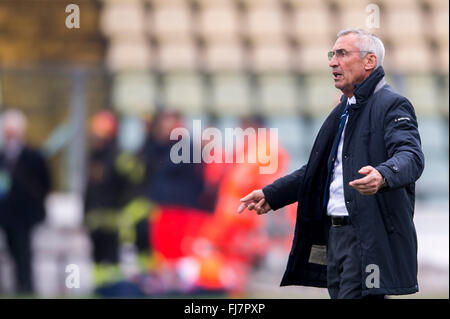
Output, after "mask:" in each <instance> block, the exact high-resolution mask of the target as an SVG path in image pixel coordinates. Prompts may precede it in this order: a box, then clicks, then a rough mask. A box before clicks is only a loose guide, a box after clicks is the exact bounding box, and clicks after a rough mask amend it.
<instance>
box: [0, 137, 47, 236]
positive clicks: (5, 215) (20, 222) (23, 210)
mask: <svg viewBox="0 0 450 319" xmlns="http://www.w3.org/2000/svg"><path fill="white" fill-rule="evenodd" d="M0 171H1V172H2V174H3V176H5V175H8V179H9V180H10V187H9V190H8V192H7V193H3V194H2V196H0V226H3V227H18V226H33V225H35V224H36V223H39V222H42V221H43V220H44V219H45V205H44V201H45V197H46V196H47V194H48V192H49V191H50V185H51V184H50V183H51V180H50V173H49V170H48V167H47V163H46V161H45V159H44V157H43V156H42V155H41V154H40V152H39V151H37V150H34V149H32V148H30V147H27V146H25V147H24V148H23V149H22V150H21V152H20V154H19V155H18V157H17V159H16V160H15V163H14V164H13V165H8V164H7V163H6V160H5V156H4V154H3V153H2V152H0Z"/></svg>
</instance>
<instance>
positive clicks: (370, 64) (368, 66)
mask: <svg viewBox="0 0 450 319" xmlns="http://www.w3.org/2000/svg"><path fill="white" fill-rule="evenodd" d="M376 66H377V56H376V55H375V54H374V53H369V54H367V55H366V63H365V65H364V69H365V70H366V71H368V70H373V69H375V68H376Z"/></svg>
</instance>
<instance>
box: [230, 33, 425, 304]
mask: <svg viewBox="0 0 450 319" xmlns="http://www.w3.org/2000/svg"><path fill="white" fill-rule="evenodd" d="M384 53H385V50H384V46H383V43H382V42H381V40H380V39H379V38H378V37H376V36H375V35H373V34H370V33H368V32H366V31H364V30H345V31H341V32H339V33H338V38H337V40H336V43H335V45H334V47H333V49H332V51H330V52H329V53H328V58H329V59H330V64H329V66H330V68H331V72H332V74H333V77H334V83H335V86H336V88H338V89H339V90H341V91H342V93H343V95H342V97H341V102H340V104H339V105H337V106H336V107H335V108H334V109H333V110H332V111H331V113H330V115H329V116H328V117H327V119H326V120H325V122H324V124H323V125H322V128H321V129H320V131H319V133H318V135H317V137H316V141H315V142H314V145H313V148H312V151H311V154H310V157H309V160H308V163H307V164H306V165H304V166H303V167H301V168H300V169H299V170H297V171H295V172H293V173H291V174H290V175H287V176H285V177H282V178H280V179H278V180H276V181H275V182H274V183H272V184H270V185H268V186H266V187H264V188H263V189H262V190H255V191H253V192H252V193H250V194H249V195H247V196H246V197H244V198H242V199H241V202H242V204H241V206H240V207H239V209H238V212H242V211H243V210H244V209H245V208H246V207H247V208H248V209H249V210H255V211H256V212H257V213H258V214H264V213H267V212H268V211H270V210H277V209H279V208H281V207H283V206H285V205H289V204H291V203H294V202H298V208H297V223H296V227H295V235H294V241H293V245H292V249H291V253H290V255H289V261H288V265H287V269H286V272H285V274H284V277H283V280H282V282H281V285H282V286H285V285H304V286H315V287H324V288H325V287H327V288H328V292H329V294H330V296H331V298H333V299H334V298H365V297H376V298H384V296H385V295H402V294H411V293H415V292H417V291H418V284H417V238H416V231H415V228H414V223H413V215H414V200H415V195H414V194H415V182H416V181H417V179H418V178H419V177H420V175H421V174H422V171H423V168H424V156H423V153H422V150H421V142H420V136H419V132H418V129H417V121H416V116H415V113H414V108H413V106H412V105H411V103H410V102H409V101H408V100H407V99H406V98H405V97H403V96H401V95H399V94H398V93H396V92H394V91H393V90H392V88H391V87H390V86H389V85H388V84H386V82H385V80H384V70H383V67H382V63H383V58H384Z"/></svg>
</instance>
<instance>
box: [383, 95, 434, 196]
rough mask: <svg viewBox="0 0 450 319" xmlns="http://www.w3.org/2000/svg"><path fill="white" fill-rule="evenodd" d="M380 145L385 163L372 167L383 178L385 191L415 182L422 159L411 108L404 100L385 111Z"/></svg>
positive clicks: (420, 170)
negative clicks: (384, 152) (382, 143)
mask: <svg viewBox="0 0 450 319" xmlns="http://www.w3.org/2000/svg"><path fill="white" fill-rule="evenodd" d="M384 142H385V145H386V151H387V157H388V160H387V161H385V162H383V163H381V164H379V165H378V166H377V167H375V168H376V169H377V170H378V171H379V172H380V173H381V174H382V175H383V176H384V178H385V179H386V183H387V188H386V191H387V190H389V189H395V188H400V187H404V186H406V185H408V184H411V183H414V182H415V181H417V180H418V179H419V177H420V175H421V174H422V172H423V169H424V163H425V159H424V155H423V153H422V147H421V141H420V135H419V131H418V125H417V119H416V115H415V112H414V108H413V106H412V105H411V103H410V102H409V101H408V100H407V99H405V98H403V99H400V100H399V101H397V102H396V103H394V104H393V105H392V106H391V107H390V108H389V109H388V111H387V113H386V116H385V120H384Z"/></svg>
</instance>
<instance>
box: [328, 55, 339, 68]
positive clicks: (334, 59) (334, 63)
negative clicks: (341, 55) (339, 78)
mask: <svg viewBox="0 0 450 319" xmlns="http://www.w3.org/2000/svg"><path fill="white" fill-rule="evenodd" d="M328 66H329V67H330V68H335V67H337V66H339V61H338V59H337V57H336V54H335V55H333V57H332V58H331V60H330V63H329V64H328Z"/></svg>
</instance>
